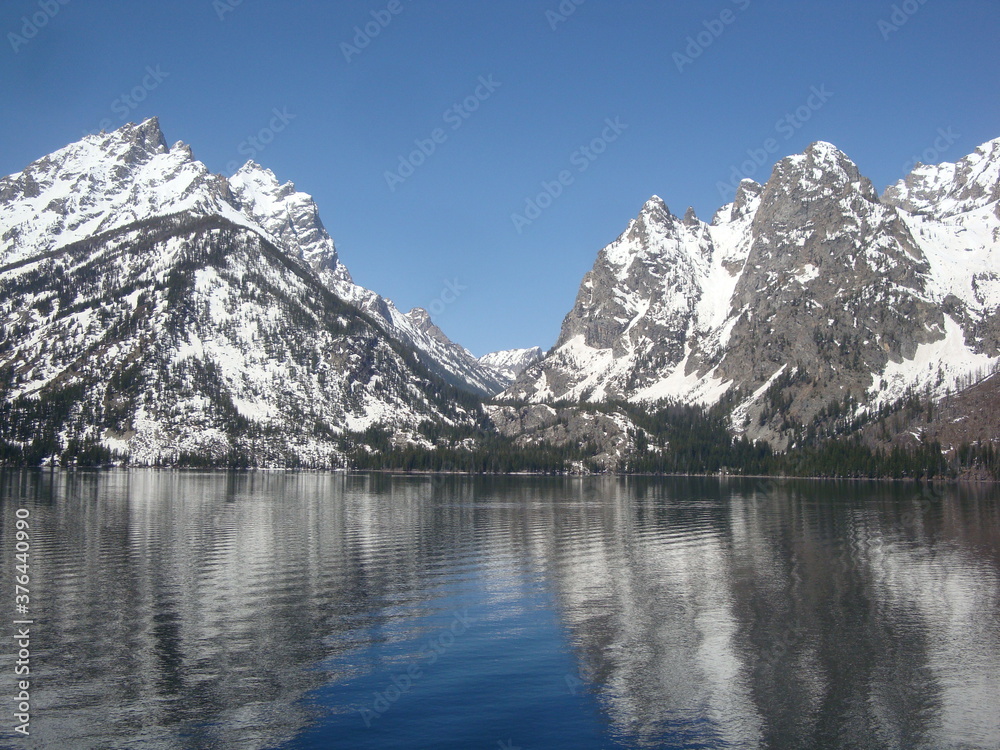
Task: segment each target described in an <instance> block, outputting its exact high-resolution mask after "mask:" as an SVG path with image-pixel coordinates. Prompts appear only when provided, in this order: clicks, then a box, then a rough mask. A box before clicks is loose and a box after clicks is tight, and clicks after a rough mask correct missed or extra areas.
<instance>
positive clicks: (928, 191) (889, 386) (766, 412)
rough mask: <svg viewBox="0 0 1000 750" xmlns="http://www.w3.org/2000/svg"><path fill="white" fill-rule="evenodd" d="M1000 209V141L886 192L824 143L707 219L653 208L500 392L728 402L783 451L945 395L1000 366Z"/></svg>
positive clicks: (734, 416) (736, 419)
mask: <svg viewBox="0 0 1000 750" xmlns="http://www.w3.org/2000/svg"><path fill="white" fill-rule="evenodd" d="M998 200H1000V139H998V140H995V141H991V142H989V143H987V144H985V145H983V146H981V147H980V148H979V149H977V150H976V152H975V153H974V154H972V155H970V156H968V157H966V158H965V159H963V160H961V161H960V162H958V164H942V165H939V166H937V167H927V166H922V165H920V166H918V167H917V168H916V169H914V171H913V173H912V174H910V175H909V176H908V177H906V178H905V179H904V180H902V181H901V182H900V183H899V184H897V185H895V186H893V187H891V188H890V189H888V190H887V191H886V192H885V194H884V195H883V196H882V197H880V196H879V195H878V194H877V193H876V191H875V189H874V187H873V186H872V184H871V182H870V181H869V180H868V179H867V178H865V177H864V176H863V175H861V174H860V172H859V170H858V168H857V166H856V165H855V164H854V163H853V162H852V161H851V160H850V159H849V158H848V157H847V156H846V155H845V154H844V153H842V152H841V151H839V150H838V149H837V148H835V147H834V146H832V145H830V144H828V143H822V142H820V143H814V144H812V145H811V146H810V147H809V148H808V149H807V150H806V151H805V152H804V153H802V154H798V155H795V156H789V157H787V158H785V159H783V160H781V161H780V162H779V163H778V164H777V165H776V166H775V168H774V171H773V173H772V175H771V178H770V179H769V180H768V182H767V183H766V184H765V185H763V186H762V185H758V184H757V183H754V182H752V181H749V180H745V181H744V182H743V183H742V184H741V185H740V186H739V189H738V191H737V194H736V198H735V200H734V202H733V203H731V204H729V205H727V206H724V207H722V208H721V209H719V211H718V212H717V213H716V215H715V216H714V217H713V219H712V221H711V222H710V223H706V222H703V221H701V220H700V219H698V218H697V217H696V216H695V215H694V212H693V211H691V210H690V209H689V210H688V211H687V213H686V214H685V216H684V217H683V218H678V217H676V216H675V215H673V214H672V213H671V212H670V210H669V209H668V208H667V207H666V206H665V205H664V203H663V202H662V201H661V200H660V199H659V198H656V197H654V198H652V199H650V200H649V201H648V202H647V203H646V205H645V206H643V208H642V210H641V211H640V213H639V215H638V217H637V218H636V219H634V220H633V221H632V222H631V223H630V224H629V226H628V228H627V229H626V231H625V232H624V233H623V234H622V235H621V236H620V237H619V238H618V239H617V240H616V241H615V242H613V243H612V244H611V245H609V246H607V247H606V248H604V249H603V250H601V252H600V253H599V254H598V257H597V261H596V262H595V264H594V267H593V269H592V270H591V271H589V272H588V273H587V274H586V275H585V276H584V279H583V282H582V283H581V285H580V291H579V293H578V295H577V299H576V303H575V305H574V307H573V309H572V310H571V311H570V312H569V314H568V315H567V316H566V319H565V321H564V322H563V326H562V331H561V333H560V336H559V340H558V341H557V343H556V345H555V347H553V349H552V350H551V351H550V352H549V353H548V354H547V355H546V357H545V358H544V359H542V360H541V361H540V362H538V363H536V364H534V365H533V366H531V367H529V368H528V369H527V370H525V371H524V372H523V373H522V374H521V375H520V377H519V378H518V380H517V381H516V382H515V383H514V384H513V385H512V386H511V387H510V388H508V390H507V391H506V392H505V393H504V394H503V395H502V396H501V397H500V398H501V399H505V400H509V401H521V400H527V401H530V402H538V403H542V402H546V401H567V400H568V401H586V402H601V401H606V400H616V399H620V400H629V401H633V402H636V403H645V404H653V403H656V402H659V401H661V400H672V401H676V402H680V403H688V404H704V405H712V404H716V403H718V402H719V401H720V400H721V399H723V398H725V399H727V400H729V401H730V402H731V404H732V406H731V426H732V429H733V430H734V431H735V432H736V433H738V434H739V433H742V434H746V435H748V436H750V437H754V438H763V439H767V440H768V441H770V442H771V443H772V444H773V445H775V446H776V447H779V448H784V447H786V446H788V445H791V444H793V443H795V441H796V439H797V438H801V436H802V435H803V434H804V432H805V430H806V429H807V428H808V426H809V425H810V424H812V423H813V422H814V421H815V420H816V419H817V417H818V416H819V415H820V413H821V412H823V411H824V410H828V407H829V406H830V405H831V403H837V404H840V405H846V407H847V408H849V409H850V410H852V411H854V412H857V413H861V412H864V411H865V410H870V409H871V408H873V407H874V406H876V405H880V404H887V403H891V402H893V401H895V400H897V399H899V398H901V397H902V396H903V395H904V394H906V393H907V392H911V391H914V390H916V391H921V392H926V393H928V394H931V395H934V396H936V397H939V396H941V395H943V394H944V393H945V392H946V391H947V390H948V389H954V388H956V387H958V385H959V384H960V383H961V382H964V381H968V380H969V378H970V377H972V376H973V375H974V374H975V373H979V374H980V377H981V376H982V375H983V374H984V373H988V372H989V371H991V370H992V368H993V367H994V366H995V365H996V363H997V362H998V361H1000V359H998V356H1000V316H998V310H1000V202H998Z"/></svg>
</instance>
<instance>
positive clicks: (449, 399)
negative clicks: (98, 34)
mask: <svg viewBox="0 0 1000 750" xmlns="http://www.w3.org/2000/svg"><path fill="white" fill-rule="evenodd" d="M0 240H2V247H0V326H2V327H0V375H2V377H0V395H2V397H3V398H2V403H3V405H4V406H3V408H4V409H5V414H4V416H5V420H4V427H5V430H6V433H7V434H5V435H4V438H5V440H8V441H10V442H12V444H19V445H24V446H28V445H29V444H31V443H32V442H33V441H35V442H36V448H37V449H39V450H40V449H41V448H40V447H39V446H41V444H42V443H44V444H45V445H46V446H47V447H46V450H49V449H51V448H52V446H54V445H59V446H63V447H65V446H66V445H67V444H69V443H70V442H71V441H77V444H82V443H86V444H88V445H95V446H96V445H103V446H105V447H111V448H116V449H120V450H122V451H127V452H129V453H131V455H132V459H133V461H138V462H157V461H162V460H165V459H169V458H170V456H171V455H173V456H174V457H176V456H178V455H182V454H190V455H195V454H199V455H210V456H213V457H215V458H216V459H218V458H219V457H224V456H226V455H230V454H232V455H236V454H239V455H240V456H242V457H243V458H244V459H245V458H247V457H248V456H249V457H250V460H252V462H254V463H272V464H274V463H283V462H284V463H287V462H293V463H294V462H307V463H310V464H315V465H336V464H337V463H338V461H339V460H340V455H339V453H338V450H339V448H338V446H339V445H340V439H341V437H342V436H343V435H344V434H345V432H348V431H359V430H364V429H366V428H368V427H371V426H377V425H381V426H385V427H389V428H391V429H392V430H393V431H394V432H395V434H396V435H397V437H399V438H400V439H406V436H407V435H411V436H412V439H413V440H414V441H415V442H420V438H419V436H418V435H417V434H416V431H417V428H418V427H419V426H420V424H421V423H422V422H424V421H426V420H431V421H434V422H439V423H440V422H444V423H451V424H456V423H463V422H468V423H471V422H472V421H475V419H477V418H478V417H477V416H476V415H475V414H473V413H472V412H475V411H476V410H477V408H478V407H476V406H475V399H474V398H465V397H462V396H459V395H456V394H457V393H458V392H457V391H456V392H454V393H453V392H451V391H449V390H448V385H447V384H446V383H450V384H451V385H453V386H457V387H458V388H460V389H463V390H465V391H471V392H475V393H478V394H481V395H488V394H491V393H495V392H496V391H498V390H500V389H501V388H502V386H503V381H501V380H500V379H499V378H498V376H497V375H496V373H495V372H494V371H493V370H492V369H490V368H488V367H485V366H483V365H481V364H480V363H479V361H478V360H477V359H476V358H475V357H473V356H472V355H471V354H470V353H468V352H467V351H466V350H465V349H464V348H462V347H459V346H457V345H455V344H453V343H452V342H450V341H448V339H447V337H445V336H444V335H443V334H442V333H441V332H440V330H439V329H437V328H436V327H435V326H433V324H432V323H430V321H429V319H428V318H427V317H426V313H424V314H422V315H421V314H417V313H416V312H411V313H409V314H405V315H404V314H402V313H400V312H399V311H398V310H396V308H395V307H394V306H393V305H392V303H391V302H390V301H388V300H385V299H383V298H381V297H379V296H378V295H377V294H375V293H374V292H371V291H369V290H367V289H364V288H362V287H359V286H357V285H355V284H353V282H352V281H351V277H350V274H349V273H348V272H347V269H346V268H344V266H343V264H342V263H341V262H340V260H339V258H338V257H337V252H336V249H335V246H334V243H333V240H332V239H331V238H330V236H329V234H328V233H327V231H326V229H325V228H324V227H323V224H322V222H321V221H320V219H319V214H318V210H317V208H316V205H315V203H313V201H312V199H311V198H310V197H309V196H308V195H306V194H305V193H302V192H298V191H296V189H295V187H294V186H293V185H292V184H291V183H285V184H280V183H279V182H278V181H277V179H275V177H274V175H273V174H272V173H271V172H270V171H269V170H266V169H264V168H262V167H260V166H259V165H257V164H254V163H252V162H251V163H248V164H247V165H246V166H244V167H243V168H242V169H240V170H239V172H237V173H236V174H235V175H234V176H233V177H232V178H230V179H226V178H225V177H222V176H220V175H214V174H211V173H210V172H209V170H208V169H207V168H206V167H205V165H204V164H202V163H201V162H199V161H197V160H195V159H194V157H193V155H192V153H191V149H190V148H188V147H187V146H185V145H184V144H183V143H177V144H175V145H174V146H172V147H168V146H167V144H166V142H165V140H164V138H163V135H162V133H161V131H160V128H159V124H158V122H157V121H156V120H155V119H150V120H147V121H145V122H143V123H142V124H140V125H133V124H129V125H126V126H124V127H122V128H121V129H119V130H117V131H114V132H113V133H108V134H103V133H102V134H100V135H94V136H87V137H85V138H84V139H83V140H81V141H80V142H78V143H74V144H71V145H70V146H67V147H65V148H63V149H60V150H59V151H56V152H54V153H53V154H50V155H49V156H46V157H44V158H42V159H40V160H38V161H36V162H34V163H32V164H30V165H29V166H28V167H26V168H25V169H24V170H22V171H21V172H18V173H17V174H14V175H10V176H9V177H6V178H3V179H0ZM463 404H464V405H463ZM39 425H44V428H45V429H47V430H49V431H51V432H52V433H53V434H49V435H44V436H39V435H37V434H33V430H35V431H37V428H38V427H39ZM36 439H37V440H36ZM38 440H41V442H37V441H38Z"/></svg>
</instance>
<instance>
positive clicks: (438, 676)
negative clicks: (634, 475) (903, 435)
mask: <svg viewBox="0 0 1000 750" xmlns="http://www.w3.org/2000/svg"><path fill="white" fill-rule="evenodd" d="M18 508H26V509H27V510H28V511H29V512H30V519H31V524H32V528H31V533H32V538H31V545H32V548H31V555H32V568H31V573H32V576H31V579H32V583H31V613H30V614H31V616H32V618H33V619H34V620H35V624H34V625H33V626H32V657H31V658H32V676H33V679H32V723H31V730H32V733H31V736H30V737H29V738H27V739H23V738H18V737H17V736H16V735H14V734H12V733H11V731H10V729H11V726H12V723H13V722H12V719H10V718H8V717H9V716H10V715H11V711H12V709H11V708H10V707H12V706H13V696H14V693H15V689H14V685H13V664H14V658H15V656H14V652H13V650H12V649H11V648H8V647H5V648H4V649H3V652H2V653H0V674H2V675H3V678H2V681H0V690H2V696H3V697H2V700H4V701H6V703H5V706H6V708H5V713H4V714H3V716H4V724H3V726H2V728H0V729H2V732H3V733H2V734H0V742H2V743H5V744H4V746H5V747H6V746H9V747H38V748H51V747H55V748H67V749H73V750H75V749H76V748H80V749H86V748H282V749H285V748H287V749H289V750H291V749H293V748H462V749H463V750H465V749H468V748H473V749H475V748H483V749H484V750H486V749H490V750H497V749H500V748H510V749H513V748H521V749H522V750H529V749H536V748H557V749H558V748H638V747H666V748H699V747H703V748H724V747H732V748H814V747H815V748H933V749H934V750H941V749H943V748H998V747H1000V711H998V707H1000V495H998V491H997V490H996V489H994V488H992V487H982V486H979V487H973V486H966V487H945V486H939V487H930V486H919V485H905V484H875V483H866V484H858V483H853V484H852V483H839V484H838V483H818V482H812V483H810V482H763V481H753V480H745V481H744V480H720V479H706V480H652V479H628V480H625V479H609V478H593V479H591V478H587V479H575V478H528V477H519V478H500V479H489V478H482V479H471V478H458V477H447V478H440V477H439V478H430V477H392V476H384V475H370V476H369V475H359V476H350V475H323V474H320V475H317V474H280V473H248V474H225V473H194V472H190V473H187V472H160V471H151V470H149V471H132V472H106V473H84V472H77V473H60V472H6V473H3V474H0V550H2V559H3V579H2V580H0V612H2V616H3V620H5V621H7V622H8V623H10V622H12V620H13V619H15V613H14V609H13V602H14V599H13V596H14V592H13V585H12V583H13V582H12V575H13V566H14V565H15V563H16V560H15V558H14V553H15V512H16V510H17V509H18ZM5 627H6V628H10V627H13V626H11V625H7V626H5ZM8 640H9V639H8Z"/></svg>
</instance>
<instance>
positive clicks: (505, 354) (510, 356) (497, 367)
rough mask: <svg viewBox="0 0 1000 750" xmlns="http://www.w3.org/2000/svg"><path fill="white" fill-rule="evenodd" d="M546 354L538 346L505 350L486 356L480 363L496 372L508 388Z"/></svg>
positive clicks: (481, 358)
mask: <svg viewBox="0 0 1000 750" xmlns="http://www.w3.org/2000/svg"><path fill="white" fill-rule="evenodd" d="M544 354H545V352H543V351H542V349H541V347H538V346H533V347H531V348H530V349H505V350H503V351H499V352H490V353H489V354H484V355H483V356H482V357H480V358H479V363H480V364H482V365H484V366H485V367H488V368H490V369H491V370H493V371H494V372H496V373H497V374H498V376H499V377H500V379H501V380H502V381H503V383H504V387H505V388H506V387H507V386H509V385H510V384H511V383H513V382H514V381H515V380H516V379H517V376H518V375H520V374H521V373H522V372H524V371H525V370H526V369H527V368H528V367H530V366H531V365H533V364H535V362H537V361H538V360H540V359H541V358H542V356H543V355H544Z"/></svg>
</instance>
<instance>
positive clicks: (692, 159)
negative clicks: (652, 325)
mask: <svg viewBox="0 0 1000 750" xmlns="http://www.w3.org/2000/svg"><path fill="white" fill-rule="evenodd" d="M33 19H34V21H33ZM26 21H27V22H28V25H27V26H26V25H25V22H26ZM35 21H37V27H36V24H35ZM366 26H367V29H368V31H371V32H377V33H376V34H373V35H372V36H370V37H369V36H367V35H366V34H365V27H366ZM356 28H358V29H360V30H361V32H362V35H361V36H359V35H358V33H357V31H356ZM0 33H2V34H3V39H2V40H0V108H2V112H3V116H2V117H0V143H2V147H0V173H2V174H9V173H12V172H16V171H18V170H19V169H21V168H22V167H23V166H25V165H26V164H27V163H29V162H30V161H32V160H34V159H36V158H38V157H40V156H42V155H44V154H46V153H49V152H51V151H53V150H55V149H57V148H59V147H61V146H63V145H65V144H67V143H69V142H71V141H75V140H77V139H79V138H80V137H81V136H82V135H83V134H84V133H86V132H88V131H96V130H98V129H100V128H101V127H105V128H108V129H113V128H115V127H118V126H120V125H121V124H123V123H124V122H127V121H129V120H132V121H136V122H138V121H141V120H142V119H144V118H146V117H149V116H152V115H157V116H159V118H160V123H161V126H162V128H163V130H164V133H165V135H166V138H167V140H168V141H169V142H171V143H172V142H174V141H177V140H183V141H185V142H186V143H189V144H190V145H191V146H192V147H193V149H194V153H195V156H196V157H197V158H199V159H201V160H202V161H204V162H205V163H206V164H207V165H208V166H209V168H210V169H212V170H213V171H216V172H222V173H225V174H229V173H231V171H232V168H233V165H236V164H242V163H243V162H244V161H245V160H246V159H247V158H248V157H249V156H250V155H251V154H253V156H254V158H255V160H256V161H258V162H260V163H261V164H263V165H264V166H266V167H268V168H270V169H271V170H273V171H274V173H275V174H276V175H277V176H278V178H279V179H281V180H291V181H293V182H295V184H296V186H297V187H298V188H299V189H300V190H304V191H306V192H308V193H311V194H312V195H313V196H314V197H315V198H316V200H317V202H318V203H319V206H320V211H321V215H322V217H323V220H324V223H325V224H326V226H327V228H328V229H329V231H330V233H331V234H332V235H333V237H334V239H335V240H336V242H337V245H338V249H339V251H340V255H341V259H342V260H343V261H344V262H345V263H346V265H347V267H348V268H349V269H350V270H351V273H352V274H353V276H354V278H355V280H356V281H357V282H358V283H361V284H363V285H365V286H367V287H369V288H371V289H374V290H376V291H377V292H379V293H380V294H383V295H384V296H387V297H390V298H391V299H393V300H394V301H395V302H396V303H397V305H398V306H399V307H400V308H401V309H403V310H407V309H409V308H410V307H413V306H422V307H427V308H430V309H432V310H433V311H434V312H435V313H436V315H435V320H436V321H437V322H438V323H439V325H440V326H441V327H442V328H443V329H444V330H445V332H446V333H447V334H448V335H449V336H451V337H452V338H453V339H454V340H456V341H458V342H459V343H461V344H463V345H465V346H467V347H468V348H469V349H471V350H472V351H473V352H474V353H475V354H477V355H480V354H484V353H486V352H487V351H491V350H495V349H500V348H509V347H515V346H531V345H540V346H542V347H548V346H551V345H552V344H553V343H554V341H555V339H556V337H557V335H558V332H559V326H560V323H561V322H562V318H563V316H564V315H565V314H566V312H568V311H569V309H570V308H571V307H572V304H573V300H574V297H575V295H576V291H577V288H578V286H579V283H580V279H581V277H582V275H583V274H584V273H585V272H586V271H587V270H588V269H589V268H590V267H591V265H592V264H593V262H594V258H595V256H596V253H597V251H598V250H599V249H600V248H601V247H602V246H604V245H605V244H607V243H608V242H610V241H612V240H613V239H614V238H615V237H616V236H617V235H618V234H619V233H621V232H622V231H623V230H624V229H625V227H626V225H627V223H628V221H629V219H630V218H632V217H633V216H634V215H635V214H636V213H637V211H638V210H639V208H640V207H641V206H642V204H643V203H644V202H645V201H646V199H647V198H649V197H650V196H651V195H653V194H657V195H660V196H661V197H663V199H664V200H665V201H666V202H667V205H668V206H670V208H671V209H672V210H673V212H674V213H676V214H678V215H681V214H683V212H684V210H685V209H686V208H687V206H689V205H691V206H693V207H694V208H695V210H696V211H697V213H698V215H699V216H700V217H702V218H703V219H706V220H707V219H710V217H711V215H712V214H713V213H714V212H715V210H716V209H717V208H718V207H719V206H720V205H722V204H723V203H725V202H727V199H728V198H729V197H731V193H729V194H728V195H727V189H726V183H727V182H729V181H730V180H733V179H734V178H738V177H739V176H743V175H746V176H750V177H753V178H754V179H757V180H758V181H761V182H763V181H765V180H766V179H767V177H768V175H769V174H770V169H771V166H772V165H773V163H774V162H775V161H777V160H778V159H779V158H781V157H782V156H784V155H787V154H790V153H796V152H799V151H801V150H802V149H803V148H805V146H807V145H808V144H809V143H811V142H812V141H815V140H827V141H831V142H832V143H834V144H836V145H837V146H839V147H840V148H841V149H843V150H844V151H846V152H847V153H848V155H850V156H851V157H852V158H853V159H854V160H855V161H856V162H857V163H858V164H859V166H860V167H861V170H862V172H863V173H864V174H866V175H868V176H869V177H870V178H871V179H872V180H873V181H874V183H875V185H876V187H877V188H878V189H880V190H881V189H882V188H884V187H885V186H886V185H887V184H889V183H891V182H894V181H895V180H897V179H899V178H900V177H902V176H903V174H904V173H905V171H906V170H907V168H908V167H907V164H908V163H909V162H911V160H912V159H913V157H915V156H916V157H919V158H923V157H924V156H929V157H931V158H927V159H924V160H926V161H933V162H938V161H953V160H956V159H958V158H960V157H962V156H964V155H965V154H967V153H969V152H970V151H972V150H973V149H974V148H975V147H976V146H977V145H979V144H980V143H982V142H984V141H987V140H990V139H992V138H996V137H998V136H1000V96H998V94H1000V91H998V88H1000V85H998V82H1000V43H998V39H1000V3H998V2H996V0H947V1H946V0H924V1H923V2H921V0H904V1H902V2H881V1H880V0H839V1H838V2H832V1H831V2H822V3H821V2H809V1H804V0H705V1H702V0H697V1H692V2H679V1H678V2H667V1H661V2H651V1H649V0H636V1H634V2H622V1H621V0H618V1H616V2H611V0H562V2H561V3H560V0H538V1H535V0H523V1H522V0H504V1H503V2H479V1H476V0H442V1H440V2H431V1H430V0H375V1H374V2H367V0H366V1H357V2H319V1H318V0H317V1H313V2H305V1H296V2H292V1H287V2H278V1H272V2H267V1H265V0H242V2H239V0H176V1H175V2H169V3H160V2H136V1H134V0H131V1H128V2H126V1H118V2H115V1H112V0H108V1H97V0H5V1H4V2H3V4H2V7H0ZM133 91H135V92H136V96H135V98H134V99H133V97H132V96H131V92H133ZM139 99H141V101H138V100H139ZM456 105H457V108H456ZM276 113H283V116H282V117H280V118H279V117H278V116H277V115H276ZM609 123H611V124H612V125H613V127H612V125H609ZM942 134H946V135H942ZM421 144H422V145H423V151H424V152H426V154H425V153H420V145H421ZM414 152H416V153H414ZM411 154H412V156H411ZM427 154H429V155H427ZM758 164H759V166H758ZM411 169H412V172H411ZM393 173H394V174H395V177H393V176H392V175H393ZM560 178H562V179H560ZM545 192H547V193H549V194H555V196H556V197H554V198H551V199H550V198H547V197H542V198H540V199H539V200H538V203H540V204H543V208H542V209H541V210H540V211H534V210H529V203H528V201H529V200H531V199H535V198H536V197H537V196H539V194H542V193H545ZM515 214H516V215H518V216H520V217H522V218H518V217H517V216H514V215H515ZM525 220H527V221H525ZM455 288H457V289H458V290H459V294H457V298H456V295H455V294H454V293H453V291H452V290H453V289H455ZM452 300H454V301H452ZM446 302H447V303H446Z"/></svg>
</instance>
